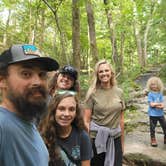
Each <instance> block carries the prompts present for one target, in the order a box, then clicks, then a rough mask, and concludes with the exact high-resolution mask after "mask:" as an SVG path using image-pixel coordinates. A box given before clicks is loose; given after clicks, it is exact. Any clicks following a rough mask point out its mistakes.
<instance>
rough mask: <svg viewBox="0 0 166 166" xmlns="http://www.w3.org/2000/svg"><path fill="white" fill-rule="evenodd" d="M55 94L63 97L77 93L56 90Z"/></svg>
mask: <svg viewBox="0 0 166 166" xmlns="http://www.w3.org/2000/svg"><path fill="white" fill-rule="evenodd" d="M55 94H58V95H63V94H70V95H73V96H75V95H77V92H74V91H71V90H57V91H56V93H55Z"/></svg>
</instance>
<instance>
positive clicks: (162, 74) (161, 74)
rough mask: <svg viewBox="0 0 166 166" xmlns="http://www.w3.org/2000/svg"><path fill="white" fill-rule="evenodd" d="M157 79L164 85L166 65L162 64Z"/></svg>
mask: <svg viewBox="0 0 166 166" xmlns="http://www.w3.org/2000/svg"><path fill="white" fill-rule="evenodd" d="M159 77H160V78H161V79H162V81H163V82H164V83H165V84H166V64H164V65H163V67H162V69H161V70H160V73H159Z"/></svg>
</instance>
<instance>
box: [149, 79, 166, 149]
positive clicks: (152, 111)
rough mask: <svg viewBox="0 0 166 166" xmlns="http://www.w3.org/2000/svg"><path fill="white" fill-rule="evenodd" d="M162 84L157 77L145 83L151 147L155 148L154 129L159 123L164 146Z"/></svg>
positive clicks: (165, 142)
mask: <svg viewBox="0 0 166 166" xmlns="http://www.w3.org/2000/svg"><path fill="white" fill-rule="evenodd" d="M163 88H164V86H163V83H162V81H161V79H160V78H159V77H151V78H150V79H149V80H148V81H147V89H148V91H149V93H148V104H149V107H148V114H149V120H150V136H151V146H153V147H157V141H156V138H155V128H156V125H157V122H158V121H159V123H160V125H161V127H162V130H163V133H164V144H166V122H165V118H164V111H163V108H164V103H163V100H164V98H163V94H162V92H163Z"/></svg>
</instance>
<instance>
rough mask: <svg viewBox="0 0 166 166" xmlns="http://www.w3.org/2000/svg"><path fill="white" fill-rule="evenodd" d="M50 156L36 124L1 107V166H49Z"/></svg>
mask: <svg viewBox="0 0 166 166" xmlns="http://www.w3.org/2000/svg"><path fill="white" fill-rule="evenodd" d="M48 160H49V154H48V151H47V148H46V146H45V144H44V142H43V140H42V138H41V136H40V134H39V132H38V130H37V128H36V126H35V125H34V123H32V122H27V121H25V120H23V119H21V118H20V117H18V116H17V115H16V114H15V113H12V112H10V111H8V110H6V109H4V108H2V107H0V165H2V166H48Z"/></svg>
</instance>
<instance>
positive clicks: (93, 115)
mask: <svg viewBox="0 0 166 166" xmlns="http://www.w3.org/2000/svg"><path fill="white" fill-rule="evenodd" d="M124 108H125V105H124V100H123V91H122V90H121V89H120V88H118V86H117V81H116V76H115V72H114V70H113V68H112V66H111V65H110V63H109V62H108V61H106V60H100V61H99V62H98V63H96V65H95V70H94V75H93V78H92V82H91V85H90V87H89V90H88V92H87V95H86V98H85V110H84V121H85V124H86V127H87V128H88V131H89V132H90V137H91V139H92V146H93V152H94V157H93V158H92V160H91V166H104V165H107V164H108V165H111V166H121V165H122V153H123V152H122V151H123V148H122V146H123V145H122V142H121V141H122V140H123V139H121V135H122V133H123V130H124V129H123V127H124V121H123V110H124Z"/></svg>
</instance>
